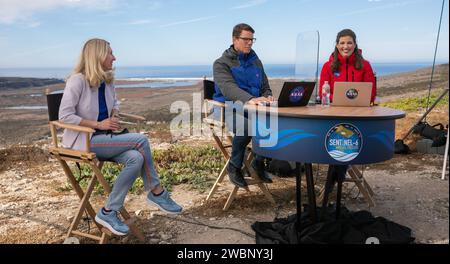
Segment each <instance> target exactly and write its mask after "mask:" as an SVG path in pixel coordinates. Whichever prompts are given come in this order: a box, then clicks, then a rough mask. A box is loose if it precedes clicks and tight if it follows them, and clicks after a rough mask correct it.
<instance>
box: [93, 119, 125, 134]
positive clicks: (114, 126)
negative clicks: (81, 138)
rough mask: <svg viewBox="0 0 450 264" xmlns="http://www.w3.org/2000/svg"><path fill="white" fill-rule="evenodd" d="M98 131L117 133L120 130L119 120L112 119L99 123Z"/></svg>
mask: <svg viewBox="0 0 450 264" xmlns="http://www.w3.org/2000/svg"><path fill="white" fill-rule="evenodd" d="M97 123H98V124H97V129H100V130H112V131H116V130H119V129H120V125H119V118H117V117H111V118H108V119H105V120H103V121H101V122H97Z"/></svg>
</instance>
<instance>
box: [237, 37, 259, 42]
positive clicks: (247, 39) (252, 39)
mask: <svg viewBox="0 0 450 264" xmlns="http://www.w3.org/2000/svg"><path fill="white" fill-rule="evenodd" d="M238 38H240V39H242V40H243V41H245V42H253V43H255V42H256V38H241V37H238Z"/></svg>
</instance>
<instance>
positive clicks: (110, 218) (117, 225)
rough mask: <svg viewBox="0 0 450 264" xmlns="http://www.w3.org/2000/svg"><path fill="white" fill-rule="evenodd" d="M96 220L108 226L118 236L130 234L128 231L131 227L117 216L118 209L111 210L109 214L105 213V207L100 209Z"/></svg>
mask: <svg viewBox="0 0 450 264" xmlns="http://www.w3.org/2000/svg"><path fill="white" fill-rule="evenodd" d="M95 222H97V223H99V224H101V225H102V226H104V227H106V228H107V229H108V230H109V231H111V232H112V233H113V234H115V235H118V236H124V235H126V234H128V231H130V228H129V227H128V226H127V225H126V224H124V223H123V222H122V221H121V220H120V219H119V217H117V212H116V211H111V212H110V213H109V214H104V213H103V208H102V209H100V211H98V213H97V215H96V216H95Z"/></svg>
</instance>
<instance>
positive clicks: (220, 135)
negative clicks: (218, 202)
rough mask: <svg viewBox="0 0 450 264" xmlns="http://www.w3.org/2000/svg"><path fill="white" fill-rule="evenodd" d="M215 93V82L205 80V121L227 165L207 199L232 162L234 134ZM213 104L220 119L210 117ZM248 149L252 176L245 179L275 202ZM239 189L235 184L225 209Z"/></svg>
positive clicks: (246, 162) (247, 164)
mask: <svg viewBox="0 0 450 264" xmlns="http://www.w3.org/2000/svg"><path fill="white" fill-rule="evenodd" d="M213 94H214V82H213V81H209V80H206V79H205V80H203V106H204V118H203V122H205V123H206V124H207V125H208V126H209V128H210V131H211V133H212V137H213V139H214V141H215V143H216V146H217V147H218V148H219V150H220V152H222V154H223V156H224V158H225V160H226V163H225V166H223V168H222V171H221V172H220V174H219V176H218V177H217V179H216V182H215V183H214V185H213V187H212V188H211V190H210V191H209V194H208V196H207V197H206V201H208V200H209V199H211V197H212V196H213V195H214V193H215V192H216V191H217V190H218V188H219V186H221V183H222V181H223V179H224V177H225V175H227V167H228V163H229V162H230V152H231V150H230V149H231V143H232V141H233V135H232V133H231V132H229V131H228V130H227V128H226V124H225V104H224V103H221V102H217V101H214V100H213ZM211 106H213V107H214V106H215V107H217V108H219V109H220V120H215V119H213V118H209V117H208V114H209V113H210V109H211ZM247 150H248V152H249V154H248V155H247V157H246V158H245V159H244V169H245V171H246V172H247V173H248V175H249V176H250V179H249V178H246V179H245V181H246V182H247V184H248V185H249V186H250V185H256V186H258V187H259V189H261V191H262V192H263V194H264V195H265V196H266V198H267V199H268V200H269V201H270V202H271V203H273V204H275V200H274V199H273V197H272V195H271V194H270V192H269V190H268V189H267V187H266V185H264V183H263V182H262V181H261V180H260V179H259V178H258V176H257V175H256V172H255V171H254V169H253V168H252V166H250V164H251V161H252V160H253V155H252V152H251V147H250V145H249V146H247ZM244 189H245V190H246V191H248V192H249V191H250V190H249V188H248V187H246V188H244ZM238 190H239V187H237V186H234V187H233V190H232V191H231V193H230V194H229V196H228V199H227V201H226V203H225V205H224V207H223V210H224V211H226V210H228V208H229V207H230V205H231V203H232V202H233V200H234V199H235V197H236V195H237V192H238Z"/></svg>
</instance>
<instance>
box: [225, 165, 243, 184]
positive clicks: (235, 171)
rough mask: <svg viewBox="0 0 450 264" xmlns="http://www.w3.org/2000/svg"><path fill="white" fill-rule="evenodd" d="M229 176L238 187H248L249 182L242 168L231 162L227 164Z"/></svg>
mask: <svg viewBox="0 0 450 264" xmlns="http://www.w3.org/2000/svg"><path fill="white" fill-rule="evenodd" d="M227 171H228V177H229V178H230V181H231V182H232V183H233V184H234V185H236V186H237V187H241V188H245V187H247V182H245V180H244V175H243V174H242V170H241V169H240V168H237V167H235V166H234V165H233V164H232V163H231V162H230V163H228V166H227Z"/></svg>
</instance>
